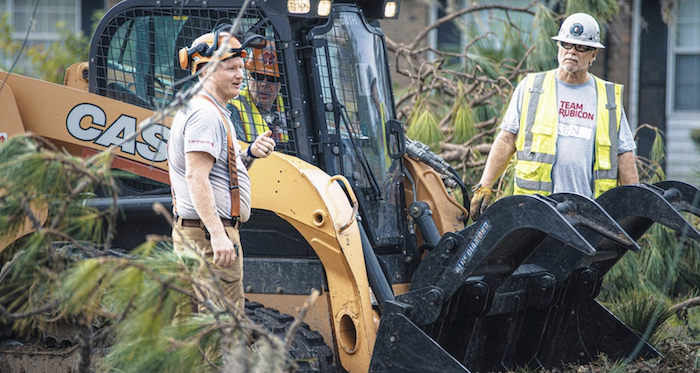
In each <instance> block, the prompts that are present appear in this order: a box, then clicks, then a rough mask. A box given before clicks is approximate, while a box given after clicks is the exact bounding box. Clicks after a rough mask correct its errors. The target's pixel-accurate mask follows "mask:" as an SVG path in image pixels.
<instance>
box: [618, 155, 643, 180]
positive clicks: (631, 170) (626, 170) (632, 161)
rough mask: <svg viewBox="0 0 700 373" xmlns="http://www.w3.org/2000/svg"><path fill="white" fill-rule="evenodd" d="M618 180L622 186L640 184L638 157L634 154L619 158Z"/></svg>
mask: <svg viewBox="0 0 700 373" xmlns="http://www.w3.org/2000/svg"><path fill="white" fill-rule="evenodd" d="M617 165H618V166H617V180H618V182H619V183H620V185H628V184H639V173H638V172H637V157H635V156H634V153H633V152H631V151H630V152H626V153H622V154H620V155H619V156H618V157H617Z"/></svg>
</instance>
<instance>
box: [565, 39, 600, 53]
mask: <svg viewBox="0 0 700 373" xmlns="http://www.w3.org/2000/svg"><path fill="white" fill-rule="evenodd" d="M557 44H559V46H560V47H562V48H564V49H566V50H569V49H571V48H576V52H580V53H585V52H588V51H592V50H595V49H596V48H594V47H589V46H587V45H580V44H571V43H565V42H563V41H560V42H557Z"/></svg>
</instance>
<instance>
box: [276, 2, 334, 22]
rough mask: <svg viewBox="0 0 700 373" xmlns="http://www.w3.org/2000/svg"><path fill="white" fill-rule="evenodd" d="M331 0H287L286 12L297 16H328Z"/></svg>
mask: <svg viewBox="0 0 700 373" xmlns="http://www.w3.org/2000/svg"><path fill="white" fill-rule="evenodd" d="M332 4H333V1H332V0H287V12H288V13H289V15H290V16H297V17H303V18H308V17H328V15H329V14H331V5H332Z"/></svg>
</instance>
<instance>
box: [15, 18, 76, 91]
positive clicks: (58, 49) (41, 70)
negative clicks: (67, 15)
mask: <svg viewBox="0 0 700 373" xmlns="http://www.w3.org/2000/svg"><path fill="white" fill-rule="evenodd" d="M56 28H57V29H58V34H59V39H58V41H55V42H53V43H51V44H50V45H49V47H48V48H44V47H43V46H36V47H34V48H30V49H28V50H27V56H29V58H30V60H31V61H32V64H33V65H34V67H35V68H36V69H37V70H38V74H39V76H38V78H40V79H43V80H47V81H50V82H54V83H58V84H62V83H63V78H64V76H65V74H66V69H67V68H68V67H69V66H70V65H72V64H73V63H75V62H79V61H87V59H88V53H89V51H90V48H89V42H90V41H89V38H88V37H87V36H85V35H83V33H82V32H80V33H78V34H74V33H73V31H72V30H71V29H70V27H68V26H67V25H66V23H65V22H64V21H58V22H56Z"/></svg>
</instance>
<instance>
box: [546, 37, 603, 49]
mask: <svg viewBox="0 0 700 373" xmlns="http://www.w3.org/2000/svg"><path fill="white" fill-rule="evenodd" d="M552 40H556V41H563V42H564V43H571V44H578V45H585V46H588V47H593V48H598V49H605V46H604V45H603V44H600V43H598V42H595V41H583V40H580V39H574V38H567V37H563V36H559V35H557V36H552Z"/></svg>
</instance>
